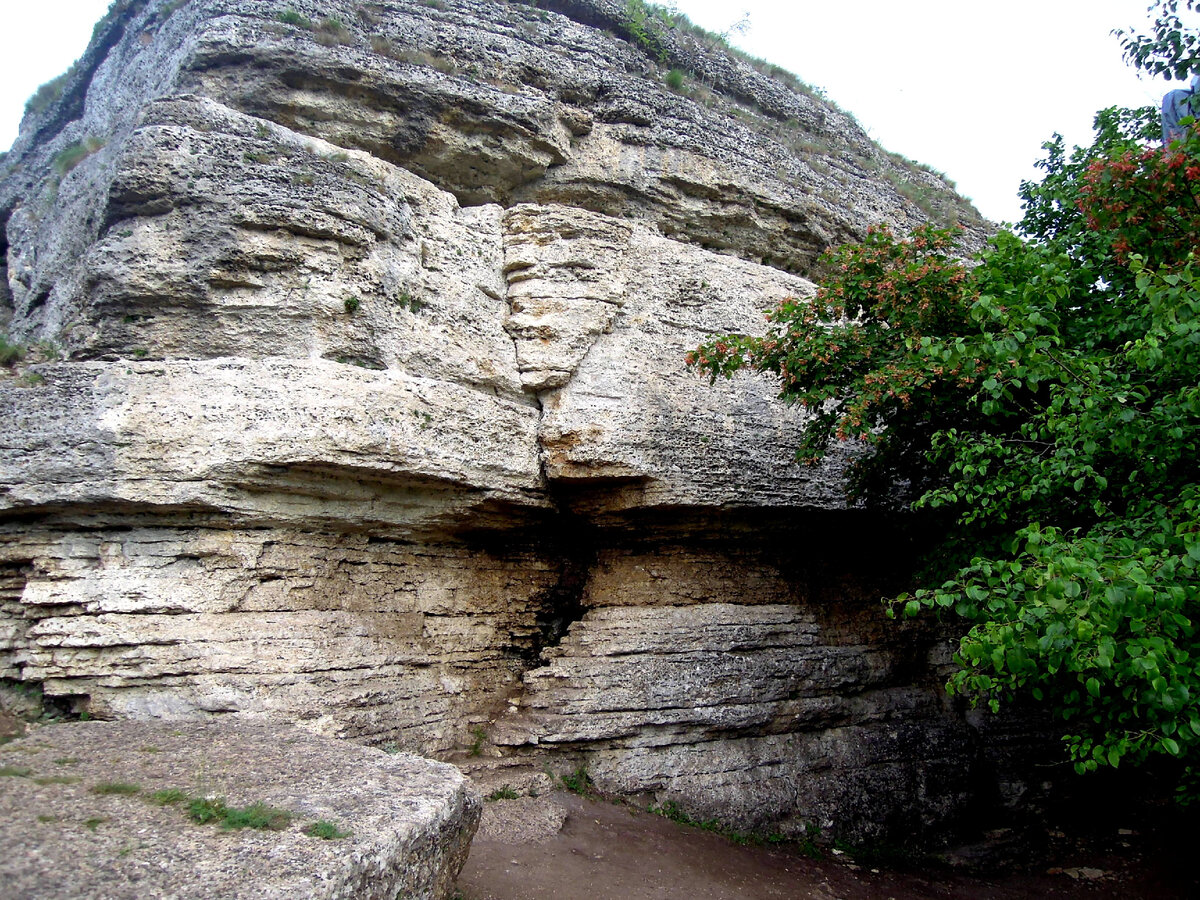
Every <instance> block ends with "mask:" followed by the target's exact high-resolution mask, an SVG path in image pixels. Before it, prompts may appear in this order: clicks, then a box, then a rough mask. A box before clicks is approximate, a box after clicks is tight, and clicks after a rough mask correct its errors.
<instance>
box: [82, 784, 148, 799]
mask: <svg viewBox="0 0 1200 900" xmlns="http://www.w3.org/2000/svg"><path fill="white" fill-rule="evenodd" d="M141 792H142V788H141V786H140V785H137V784H130V783H129V782H127V781H104V782H101V783H100V784H98V785H96V786H95V787H94V788H92V793H93V794H101V795H103V796H111V795H117V796H125V797H132V796H133V795H134V794H140V793H141Z"/></svg>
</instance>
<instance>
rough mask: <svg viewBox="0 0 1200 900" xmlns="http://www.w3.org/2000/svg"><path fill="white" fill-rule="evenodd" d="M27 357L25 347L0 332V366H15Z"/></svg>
mask: <svg viewBox="0 0 1200 900" xmlns="http://www.w3.org/2000/svg"><path fill="white" fill-rule="evenodd" d="M24 358H25V347H24V346H23V345H22V344H17V343H13V342H11V341H9V339H8V338H7V337H6V336H4V335H2V334H0V366H14V365H16V364H17V363H19V362H20V361H21V360H22V359H24Z"/></svg>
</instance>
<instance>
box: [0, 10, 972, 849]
mask: <svg viewBox="0 0 1200 900" xmlns="http://www.w3.org/2000/svg"><path fill="white" fill-rule="evenodd" d="M630 9H631V7H629V6H628V5H627V4H625V3H620V2H617V0H543V2H541V3H538V4H524V3H517V2H507V3H506V2H486V0H427V2H420V3H418V2H372V3H356V2H352V0H321V2H314V0H292V2H274V0H255V2H250V0H189V2H179V0H174V2H164V0H120V2H118V3H116V4H114V9H113V11H112V12H111V13H110V14H109V16H108V17H107V18H106V19H105V20H104V21H103V22H102V23H101V24H100V25H99V26H98V28H97V32H96V35H95V38H94V40H93V43H92V46H91V47H90V48H89V50H88V51H87V53H86V54H85V56H84V57H83V58H82V59H81V60H80V62H79V63H78V64H77V65H76V67H75V68H74V69H73V70H72V71H71V72H70V73H68V75H67V76H66V78H65V79H64V80H63V82H62V83H61V84H59V85H58V86H57V90H56V92H54V91H52V92H50V95H49V99H48V100H47V101H46V102H41V103H38V104H35V105H34V107H33V108H31V111H30V113H29V115H27V117H26V120H25V122H24V123H23V126H22V132H21V136H20V138H19V139H18V141H17V143H16V144H15V145H14V148H13V150H12V152H11V153H10V154H9V155H8V156H7V157H6V158H5V159H4V160H3V162H0V325H5V326H6V327H7V329H8V331H9V333H10V335H12V336H13V338H15V339H19V340H22V341H24V342H26V343H27V344H28V345H29V347H30V348H31V349H30V353H29V356H28V357H27V360H26V363H25V364H23V365H22V366H18V367H16V368H14V369H11V370H9V371H8V372H7V374H5V375H4V376H3V377H2V378H0V410H2V415H3V421H4V422H5V429H4V433H3V439H2V440H0V677H2V678H6V679H13V680H18V681H23V682H33V683H38V684H40V685H42V686H43V688H44V690H45V692H46V693H47V695H49V696H52V697H56V698H60V699H64V700H66V701H69V702H71V703H73V704H74V705H75V706H76V707H77V708H81V709H82V708H86V709H88V710H89V711H90V712H91V713H92V714H93V715H98V716H101V717H110V716H116V717H134V718H148V717H162V718H180V719H182V718H193V717H204V716H213V715H218V714H235V715H237V716H240V717H244V718H247V719H278V720H283V721H288V722H299V723H301V724H303V725H306V726H307V727H309V728H311V729H315V730H318V731H322V732H325V733H328V734H332V735H337V736H344V737H350V738H354V739H357V740H360V741H364V742H369V743H374V744H383V743H397V744H399V745H401V746H403V747H404V748H406V749H413V750H418V751H421V752H425V753H431V754H435V755H440V756H442V757H454V756H455V755H456V754H457V755H458V757H459V758H460V759H461V760H462V761H463V762H464V764H467V765H471V764H478V762H480V761H482V760H486V761H489V763H490V764H492V765H495V766H498V767H501V768H503V767H504V766H506V765H508V764H510V763H511V764H513V765H514V766H517V765H525V764H529V765H531V766H532V767H533V768H534V769H535V770H536V769H540V768H541V767H542V766H543V765H549V766H551V767H553V768H557V769H560V770H563V769H565V768H568V767H570V768H573V767H574V766H576V765H578V764H580V763H584V764H586V765H588V766H589V769H590V771H591V773H592V775H593V777H594V778H595V779H596V780H597V781H598V782H599V783H600V784H601V785H602V786H605V787H608V788H611V789H614V790H620V791H624V792H629V793H651V794H654V795H655V796H657V797H658V798H659V799H660V800H661V799H674V800H676V801H678V802H679V803H681V805H683V806H684V807H685V808H688V809H691V810H693V811H694V812H696V813H699V814H705V815H708V814H713V813H720V814H721V815H722V816H724V817H726V818H729V819H731V820H733V821H736V822H738V823H739V824H741V825H743V826H755V827H759V826H762V827H767V826H769V827H773V828H781V829H783V830H790V831H799V830H802V829H803V828H804V827H805V826H806V825H807V824H809V823H815V824H816V825H818V826H819V827H822V828H833V829H836V830H839V831H840V832H842V833H844V834H847V835H859V836H863V835H868V834H877V835H878V834H884V833H889V832H896V831H904V832H911V831H914V830H918V829H920V828H922V827H926V828H928V829H930V830H936V829H937V828H939V827H942V826H944V825H946V824H947V823H948V822H950V821H952V820H953V818H954V817H955V816H957V815H959V814H961V813H962V812H963V811H964V809H965V808H966V806H967V804H968V803H969V801H970V797H971V783H972V780H973V779H976V778H977V776H978V775H979V772H978V771H977V770H978V766H979V761H978V759H977V755H976V753H975V751H974V750H973V749H972V740H973V739H972V736H971V735H972V732H971V729H970V728H968V726H967V725H966V723H965V721H964V720H963V718H962V716H961V715H960V714H959V713H957V712H956V711H955V710H953V709H951V708H949V707H948V706H947V704H946V702H945V701H944V699H943V698H942V697H941V695H940V692H939V691H938V688H937V677H936V673H935V671H934V669H935V668H936V665H937V664H938V661H939V659H940V654H942V653H943V652H944V645H943V644H942V643H941V642H939V641H938V640H936V636H935V635H933V634H931V633H925V632H915V631H911V630H910V631H903V630H896V629H895V628H894V627H889V628H886V629H885V628H884V627H883V625H882V624H881V623H880V622H879V621H878V619H879V616H878V605H877V600H878V597H879V596H880V593H881V592H883V591H885V590H887V588H888V587H889V586H890V585H891V584H893V583H894V582H895V579H896V578H898V577H900V576H901V575H902V573H903V570H904V566H905V564H906V562H907V559H908V556H909V555H910V552H911V545H910V541H911V540H912V536H911V535H908V534H907V533H906V532H905V531H904V529H903V528H898V527H897V526H895V525H893V524H889V523H888V522H887V521H886V520H883V519H880V518H878V517H874V516H870V515H868V514H867V513H866V512H864V511H861V510H852V509H846V508H845V504H844V502H843V500H842V497H841V493H840V471H841V467H842V465H844V462H845V459H844V457H837V458H835V459H833V460H832V461H831V462H830V463H829V464H827V465H826V466H825V467H824V468H821V469H817V470H813V469H807V468H803V467H800V466H796V465H794V464H793V463H792V462H791V453H792V448H793V446H794V444H795V440H796V435H797V430H798V428H799V427H800V425H801V422H802V420H801V415H800V413H799V412H798V411H797V410H795V409H790V408H786V407H784V406H782V405H781V404H779V403H778V402H776V401H775V400H774V399H773V389H772V386H771V385H770V384H769V383H767V382H765V381H763V380H761V379H756V378H753V377H749V376H747V377H742V378H738V379H735V380H734V381H733V382H731V383H728V384H719V385H716V386H715V387H711V388H710V387H709V386H708V385H707V384H706V383H704V382H702V381H701V380H700V379H698V378H697V377H696V376H695V375H694V374H693V373H690V372H689V371H688V370H687V369H686V367H685V365H684V361H683V358H684V353H685V351H686V350H687V349H688V348H689V347H692V346H694V345H696V344H697V343H698V342H699V341H700V340H701V339H703V338H704V337H705V336H706V335H708V334H710V333H713V332H716V331H729V330H740V329H745V328H747V327H756V323H761V321H762V312H763V311H764V310H766V309H767V308H769V307H770V306H772V305H773V304H774V303H776V302H777V301H778V300H779V299H780V298H782V297H784V296H788V295H805V294H808V293H810V292H812V291H813V290H814V286H813V284H812V283H811V281H810V280H808V278H809V277H815V275H816V273H815V272H814V261H815V258H816V256H817V255H818V254H819V253H820V252H821V251H822V250H823V249H825V248H826V247H827V246H830V245H835V244H838V243H841V242H844V241H846V240H850V239H854V238H857V237H861V236H862V235H863V234H864V233H865V231H866V229H867V228H868V227H869V226H871V225H873V224H877V223H881V222H890V223H892V224H893V225H894V226H895V227H897V228H898V229H900V230H904V229H907V228H910V227H912V226H914V225H915V224H918V223H920V222H922V221H924V220H926V219H927V218H928V216H929V215H934V216H936V217H938V218H940V219H943V220H949V219H955V220H958V221H959V222H960V223H961V224H963V225H964V226H965V227H967V229H968V232H969V233H970V234H971V235H972V238H973V239H974V240H978V239H979V238H980V236H981V235H982V233H983V228H984V223H982V222H981V220H979V218H978V216H977V215H976V214H975V213H974V212H973V210H971V209H970V208H969V206H967V205H966V204H965V203H964V202H963V201H961V200H960V199H959V198H957V197H955V196H954V195H953V194H952V192H951V191H950V190H949V188H948V186H947V185H945V183H944V182H942V181H941V180H940V179H938V178H937V177H935V176H933V175H931V174H929V173H928V172H926V171H924V170H922V169H919V168H915V167H912V166H909V165H907V164H906V163H904V161H902V160H899V159H898V158H896V157H894V156H892V155H890V154H887V153H886V152H884V151H882V150H881V149H879V148H878V147H876V146H874V145H873V144H872V143H871V142H870V141H869V140H868V138H867V137H866V136H865V134H864V133H863V132H862V130H861V129H860V128H859V127H858V125H857V124H856V123H855V122H854V121H853V120H851V119H850V118H848V117H847V116H846V115H844V114H842V113H841V112H839V111H837V110H836V109H834V108H832V107H830V106H828V105H827V104H825V103H824V102H822V101H821V100H820V99H818V98H816V97H814V96H812V95H811V94H810V93H807V92H805V91H804V90H802V89H800V88H799V87H796V86H793V85H789V84H788V83H786V82H781V81H778V80H776V79H773V78H772V77H769V76H768V75H764V74H762V73H760V72H759V71H757V70H756V69H755V68H753V67H752V66H751V65H749V64H748V63H747V62H746V61H744V60H742V59H740V58H738V57H737V56H735V55H731V54H730V53H728V52H727V51H725V50H724V49H722V48H721V47H719V46H713V45H712V44H713V42H712V41H711V40H708V39H706V38H705V37H704V36H703V35H699V34H696V33H694V32H692V31H689V30H688V29H686V28H683V27H680V26H674V27H671V26H669V25H668V24H667V23H665V22H663V21H660V20H657V19H656V20H654V22H653V23H652V26H653V27H652V28H651V30H650V31H647V30H646V28H645V27H644V25H643V26H641V27H633V26H632V23H631V19H630V12H629V10H630ZM671 69H678V70H680V71H681V72H686V73H687V74H686V77H685V79H684V82H683V84H682V85H678V79H677V78H673V79H672V80H674V81H676V83H677V86H678V87H679V90H678V91H676V90H672V89H671V88H670V87H669V86H668V79H667V77H666V76H667V74H668V71H669V70H671ZM914 197H915V198H916V199H917V200H920V201H921V205H920V206H918V205H916V203H915V202H914V201H913V199H910V198H914ZM0 371H4V370H0ZM469 749H472V750H474V751H475V753H476V754H478V755H475V756H472V755H471V754H470V753H469V752H468V750H469ZM514 777H516V776H515V775H514Z"/></svg>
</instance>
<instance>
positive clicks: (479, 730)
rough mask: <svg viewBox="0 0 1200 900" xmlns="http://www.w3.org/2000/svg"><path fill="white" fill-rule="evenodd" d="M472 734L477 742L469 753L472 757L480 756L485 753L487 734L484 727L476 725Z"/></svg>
mask: <svg viewBox="0 0 1200 900" xmlns="http://www.w3.org/2000/svg"><path fill="white" fill-rule="evenodd" d="M471 734H473V735H474V736H475V741H474V743H472V744H471V749H470V750H468V751H467V753H468V755H470V756H479V755H480V754H482V753H483V742H484V741H486V740H487V732H486V731H485V730H484V728H483V726H482V725H476V726H475V727H474V728H472V729H471Z"/></svg>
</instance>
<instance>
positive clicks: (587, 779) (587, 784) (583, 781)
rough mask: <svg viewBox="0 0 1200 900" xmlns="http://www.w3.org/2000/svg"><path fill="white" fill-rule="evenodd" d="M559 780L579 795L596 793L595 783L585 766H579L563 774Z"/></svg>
mask: <svg viewBox="0 0 1200 900" xmlns="http://www.w3.org/2000/svg"><path fill="white" fill-rule="evenodd" d="M561 780H562V786H563V787H565V788H566V789H567V790H568V791H570V792H571V793H572V794H578V795H579V796H580V797H590V796H592V795H594V794H595V793H596V785H595V783H594V782H593V781H592V776H591V775H589V774H588V770H587V766H580V767H579V768H578V769H576V770H575V771H574V772H572V773H571V774H570V775H564V776H563V777H562V779H561Z"/></svg>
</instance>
